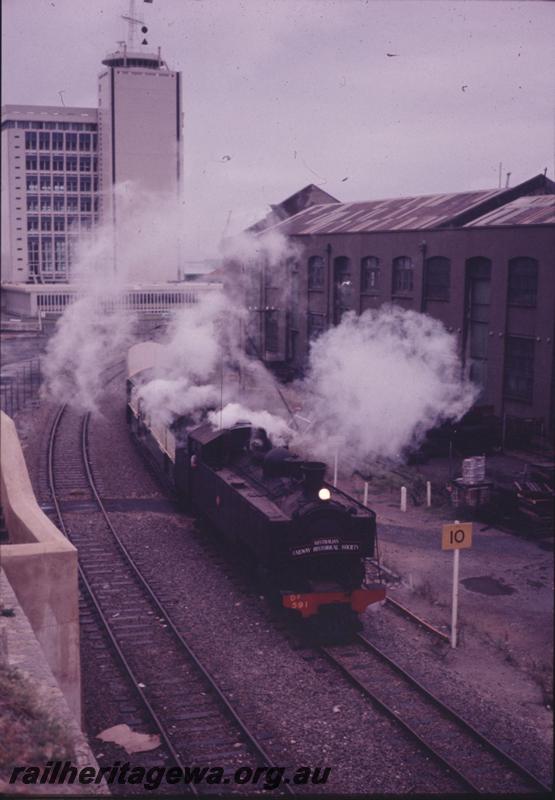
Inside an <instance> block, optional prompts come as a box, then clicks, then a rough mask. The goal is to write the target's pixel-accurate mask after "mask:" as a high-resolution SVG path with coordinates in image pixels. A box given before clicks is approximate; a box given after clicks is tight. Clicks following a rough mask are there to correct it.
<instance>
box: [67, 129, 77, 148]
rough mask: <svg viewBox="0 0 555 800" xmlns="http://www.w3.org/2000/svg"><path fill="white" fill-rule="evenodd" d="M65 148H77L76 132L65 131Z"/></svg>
mask: <svg viewBox="0 0 555 800" xmlns="http://www.w3.org/2000/svg"><path fill="white" fill-rule="evenodd" d="M66 150H77V134H76V133H66Z"/></svg>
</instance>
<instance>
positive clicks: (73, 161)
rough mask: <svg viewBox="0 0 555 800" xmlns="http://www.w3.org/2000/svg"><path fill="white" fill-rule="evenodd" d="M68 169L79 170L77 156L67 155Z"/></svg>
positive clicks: (70, 170) (69, 170)
mask: <svg viewBox="0 0 555 800" xmlns="http://www.w3.org/2000/svg"><path fill="white" fill-rule="evenodd" d="M66 170H67V171H68V172H77V156H66Z"/></svg>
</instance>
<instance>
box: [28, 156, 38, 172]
mask: <svg viewBox="0 0 555 800" xmlns="http://www.w3.org/2000/svg"><path fill="white" fill-rule="evenodd" d="M37 164H38V160H37V157H36V156H26V157H25V169H27V170H36V168H37Z"/></svg>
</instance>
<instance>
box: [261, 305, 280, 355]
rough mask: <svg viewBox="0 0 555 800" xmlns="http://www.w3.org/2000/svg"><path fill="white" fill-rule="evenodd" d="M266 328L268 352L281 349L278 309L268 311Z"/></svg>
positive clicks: (265, 320)
mask: <svg viewBox="0 0 555 800" xmlns="http://www.w3.org/2000/svg"><path fill="white" fill-rule="evenodd" d="M264 329H265V330H264V332H265V337H266V351H267V352H268V353H277V352H278V351H279V336H278V316H277V311H266V314H265V319H264Z"/></svg>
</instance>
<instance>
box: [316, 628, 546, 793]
mask: <svg viewBox="0 0 555 800" xmlns="http://www.w3.org/2000/svg"><path fill="white" fill-rule="evenodd" d="M319 652H320V653H321V654H323V655H324V657H325V658H326V660H327V661H328V662H329V663H331V664H332V665H333V666H334V667H335V668H336V669H338V670H339V671H340V672H341V674H342V675H343V676H344V677H345V678H346V679H347V680H348V682H349V683H350V684H351V685H353V686H355V687H356V688H357V689H358V690H359V691H360V692H362V694H363V695H364V696H365V697H366V698H367V699H369V700H370V701H371V702H372V703H373V704H374V705H376V706H378V707H379V708H380V709H381V710H382V711H384V712H385V713H386V714H387V715H388V716H390V717H392V718H393V719H394V720H395V721H396V722H397V723H398V724H399V725H400V726H401V727H402V728H403V730H404V731H405V732H406V733H407V734H408V735H409V736H410V737H411V738H412V739H413V740H416V741H417V742H418V744H419V745H420V747H422V748H423V749H424V750H425V751H426V752H427V753H429V755H430V756H431V757H432V758H433V759H434V760H435V761H436V762H437V763H439V764H440V765H441V766H442V767H444V768H445V769H446V770H447V771H448V772H449V773H450V774H451V776H452V777H453V778H454V780H455V781H456V782H457V783H458V790H459V791H460V790H461V789H462V790H464V791H472V792H477V793H480V794H482V793H491V792H494V793H499V792H507V793H515V792H516V793H519V792H523V793H524V792H542V793H544V792H550V787H549V786H548V785H547V784H545V783H544V782H543V781H542V780H540V779H539V778H538V777H537V776H535V775H533V774H532V773H531V772H530V771H529V770H528V769H527V768H526V767H525V766H524V765H522V764H521V763H519V762H518V761H517V760H515V759H514V758H512V756H510V755H509V754H508V753H506V752H505V751H504V750H503V749H501V748H500V747H498V746H497V745H496V744H495V743H494V742H493V741H491V739H489V738H488V737H487V736H485V735H484V734H482V733H480V732H479V731H478V730H477V729H476V728H475V727H474V726H473V725H472V724H471V723H470V722H468V721H467V720H465V719H464V718H463V717H461V716H460V715H459V714H458V713H457V712H456V711H454V710H453V709H452V708H451V707H450V706H448V705H447V704H446V703H444V702H443V701H442V700H440V699H439V698H438V697H437V696H436V695H434V694H433V693H432V692H431V691H430V690H428V689H427V688H425V687H424V686H423V685H422V684H421V683H420V682H419V681H418V680H417V679H416V678H415V677H414V676H412V675H411V674H410V673H409V672H407V671H406V670H405V669H403V667H401V666H400V665H399V664H397V663H396V662H395V661H394V660H393V659H391V658H390V657H389V656H387V655H386V654H385V653H384V652H383V651H382V650H380V649H379V648H378V647H377V646H376V645H374V644H373V643H372V642H370V641H369V640H368V639H367V638H366V637H365V636H363V635H362V634H358V635H357V636H356V639H355V640H354V641H353V642H352V643H351V644H349V645H343V646H333V647H321V648H320V649H319ZM369 656H370V658H369Z"/></svg>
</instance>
